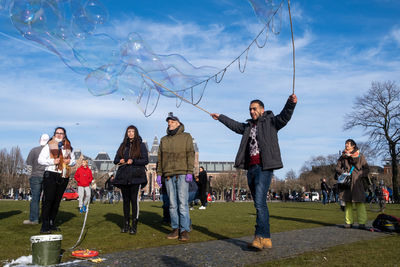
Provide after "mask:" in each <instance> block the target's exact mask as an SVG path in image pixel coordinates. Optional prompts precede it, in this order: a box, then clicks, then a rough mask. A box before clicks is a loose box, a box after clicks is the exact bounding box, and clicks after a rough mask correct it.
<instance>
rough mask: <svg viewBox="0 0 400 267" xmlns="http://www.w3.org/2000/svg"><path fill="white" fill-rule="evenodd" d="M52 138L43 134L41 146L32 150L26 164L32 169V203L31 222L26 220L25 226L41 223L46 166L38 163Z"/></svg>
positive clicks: (30, 183)
mask: <svg viewBox="0 0 400 267" xmlns="http://www.w3.org/2000/svg"><path fill="white" fill-rule="evenodd" d="M49 139H50V137H49V135H48V134H42V135H41V136H40V139H39V144H40V146H37V147H34V148H32V150H31V151H30V152H29V155H28V157H27V159H26V164H27V165H28V166H30V168H31V176H30V177H29V185H30V187H31V191H30V194H31V203H30V209H29V220H24V221H23V224H38V223H39V202H40V195H41V194H42V186H43V174H44V170H45V168H46V166H44V165H40V164H39V163H38V158H39V154H40V152H41V151H42V149H43V147H44V146H45V145H46V144H47V142H48V141H49Z"/></svg>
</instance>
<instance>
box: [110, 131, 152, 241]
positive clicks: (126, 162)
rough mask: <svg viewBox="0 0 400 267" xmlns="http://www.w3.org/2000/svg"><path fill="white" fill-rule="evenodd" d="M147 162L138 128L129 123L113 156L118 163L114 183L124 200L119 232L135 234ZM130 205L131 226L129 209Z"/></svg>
mask: <svg viewBox="0 0 400 267" xmlns="http://www.w3.org/2000/svg"><path fill="white" fill-rule="evenodd" d="M147 163H149V159H148V152H147V148H146V145H145V144H144V143H142V138H141V137H140V135H139V132H138V129H137V128H136V127H135V126H133V125H130V126H128V128H127V129H126V131H125V136H124V140H123V141H122V143H121V145H120V146H119V148H118V150H117V153H116V155H115V158H114V164H119V165H120V166H119V167H118V171H117V174H116V176H115V179H114V185H115V186H116V187H118V188H120V189H121V192H122V197H123V202H124V205H123V206H124V226H123V228H122V229H121V233H127V232H129V233H130V234H133V235H134V234H136V232H137V222H138V218H139V197H140V194H139V192H140V189H141V188H143V187H145V186H146V184H147V176H146V167H145V166H146V165H147ZM131 207H132V226H130V220H129V219H130V209H131Z"/></svg>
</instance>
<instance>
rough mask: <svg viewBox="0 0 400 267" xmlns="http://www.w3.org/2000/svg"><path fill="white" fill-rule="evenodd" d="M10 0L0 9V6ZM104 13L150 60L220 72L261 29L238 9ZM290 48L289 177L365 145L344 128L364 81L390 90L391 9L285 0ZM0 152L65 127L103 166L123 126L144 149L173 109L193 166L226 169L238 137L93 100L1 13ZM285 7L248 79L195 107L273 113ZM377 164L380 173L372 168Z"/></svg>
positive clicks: (145, 5)
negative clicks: (187, 136)
mask: <svg viewBox="0 0 400 267" xmlns="http://www.w3.org/2000/svg"><path fill="white" fill-rule="evenodd" d="M6 2H8V0H7V1H4V0H0V8H1V7H2V6H4V4H5V3H6ZM102 3H103V4H104V6H105V7H106V9H107V10H108V12H109V21H108V22H107V23H106V26H107V28H106V30H107V31H109V32H113V34H115V35H116V36H120V37H121V38H123V37H125V36H127V35H128V34H129V33H130V32H138V33H140V35H141V36H142V37H143V39H144V40H145V41H146V42H147V43H148V44H149V45H150V46H151V48H152V49H153V51H155V52H157V53H159V54H170V53H177V54H180V55H183V56H184V57H185V58H186V59H188V60H189V61H190V62H192V63H193V64H195V65H197V66H200V65H210V66H215V67H217V68H219V69H221V68H224V67H225V66H226V65H227V64H229V63H230V62H231V61H232V60H233V59H234V58H236V57H237V56H238V55H239V54H240V53H241V52H242V51H243V50H244V49H245V48H246V47H247V45H248V44H249V43H250V42H251V41H252V39H253V38H254V37H255V36H256V35H257V33H258V32H259V31H260V30H261V28H262V27H263V25H262V24H260V22H259V21H258V20H257V18H256V16H255V15H254V12H253V10H252V8H251V6H250V4H249V2H248V1H245V0H240V1H239V0H222V1H209V0H202V1H191V0H189V1H174V0H171V1H165V0H149V1H136V0H131V1H111V0H106V1H102ZM291 5H292V17H293V25H294V32H295V45H296V94H297V96H298V99H299V103H298V105H297V107H296V110H295V113H294V115H293V117H292V120H291V121H290V122H289V124H288V125H287V126H286V127H285V128H283V129H282V130H281V131H280V133H279V140H280V145H281V153H282V158H283V162H284V168H283V169H281V170H278V171H276V172H275V174H276V175H277V176H278V177H280V178H283V177H284V176H285V174H286V172H288V171H289V170H290V169H293V170H294V171H295V172H297V173H298V171H299V169H300V168H301V166H302V165H303V163H304V162H305V161H307V160H309V159H310V157H312V156H317V155H328V154H334V153H337V152H338V151H339V150H341V149H342V148H343V142H344V141H345V140H346V139H347V138H353V139H355V140H356V141H365V140H366V137H365V136H364V135H363V132H362V130H361V129H356V130H353V131H346V132H344V131H343V130H342V127H343V121H344V116H345V114H346V113H348V112H350V111H351V110H352V103H353V101H354V99H355V97H356V96H359V95H362V94H364V93H366V92H367V90H368V89H369V88H370V85H371V82H372V81H386V80H394V81H396V82H397V83H400V81H399V74H400V19H399V14H400V2H399V1H397V0H393V1H391V0H386V1H382V0H381V1H378V0H376V1H375V0H369V1H356V0H354V1H348V0H347V1H327V0H323V1H321V0H319V1H317V0H315V1H312V0H310V1H291ZM0 47H1V54H0V148H6V149H10V148H11V147H13V146H19V147H20V148H21V150H22V153H23V156H24V157H26V156H27V154H28V152H29V150H30V149H31V148H32V147H34V146H36V145H37V144H38V139H39V136H40V134H41V133H44V132H47V133H49V134H51V133H52V132H53V130H54V128H55V127H56V126H64V127H65V128H66V129H67V133H68V136H69V138H70V140H71V142H72V145H73V147H74V148H75V149H80V150H81V151H82V152H83V153H84V154H86V155H88V156H91V157H95V156H96V154H97V152H99V151H106V152H108V153H109V154H110V156H111V157H113V156H114V155H115V151H116V149H117V147H118V145H119V143H120V142H121V140H122V137H123V134H124V131H125V128H126V127H127V126H128V125H130V124H134V125H136V126H137V127H138V128H139V131H140V134H141V136H142V137H143V138H144V139H145V140H147V142H148V143H149V144H150V145H151V143H152V141H153V138H154V136H158V137H162V136H163V135H165V129H166V122H165V117H166V115H167V113H168V112H169V111H173V112H174V114H175V115H177V116H178V117H179V118H180V119H181V121H182V122H183V123H184V124H185V128H186V130H187V131H188V132H190V133H191V134H192V136H193V137H194V138H195V140H196V142H197V144H198V147H199V150H200V160H203V161H207V160H215V161H218V160H220V161H233V160H234V158H235V155H236V151H237V149H238V145H239V141H240V136H239V135H237V134H235V133H232V132H230V131H229V130H228V129H227V128H225V127H224V126H223V125H222V124H221V123H219V122H217V121H214V120H212V119H211V118H210V117H209V115H208V114H206V113H204V112H203V111H200V110H198V109H196V108H195V107H193V106H191V105H188V104H182V106H181V107H180V108H176V106H175V100H174V99H171V98H166V97H161V99H160V103H159V105H158V107H157V109H156V111H155V112H154V114H153V115H152V116H150V117H148V118H146V117H144V116H143V113H142V112H141V111H140V109H139V108H138V107H137V106H136V105H135V104H134V103H133V102H132V101H126V100H125V101H122V100H121V97H122V96H121V95H118V94H111V95H106V96H101V97H96V96H93V95H91V94H90V93H89V91H88V89H87V88H86V86H85V81H84V79H85V76H83V75H80V74H77V73H75V72H73V71H72V70H71V69H69V68H68V67H67V66H65V65H64V64H63V63H62V61H61V60H60V59H59V58H58V57H57V56H55V55H53V54H51V53H49V52H48V51H46V50H45V49H41V48H40V47H39V45H37V44H35V43H32V42H30V41H27V40H26V39H24V38H23V37H22V36H20V35H19V34H18V32H17V31H16V29H15V28H14V27H13V25H12V23H11V22H10V19H9V17H8V13H7V12H5V10H4V9H2V10H0ZM291 49H292V48H291V40H290V28H289V20H288V12H287V6H286V3H285V5H284V8H283V13H282V29H281V34H279V35H277V36H271V37H270V39H269V41H268V43H267V46H266V47H264V48H263V49H258V48H252V49H251V50H250V52H249V60H248V63H247V68H246V71H245V72H244V73H243V74H242V73H240V72H239V71H238V68H237V65H233V66H232V67H231V68H229V69H228V71H227V73H226V74H225V77H224V79H223V81H222V83H220V84H215V83H210V84H209V85H208V87H207V89H206V91H205V94H204V97H203V99H202V101H201V102H200V104H199V105H200V106H201V107H203V108H205V109H206V110H208V111H210V112H216V113H223V114H225V115H228V116H229V117H231V118H233V119H236V120H238V121H244V120H246V119H248V118H249V114H248V105H249V102H250V101H251V100H252V99H255V98H259V99H261V100H263V102H264V103H265V105H266V108H267V109H270V110H272V111H273V112H274V113H275V114H277V113H279V112H280V110H281V109H282V107H283V105H284V103H285V102H286V100H287V97H288V96H289V94H290V93H291V87H292V84H291V83H292V61H291V58H292V54H291ZM375 163H377V164H380V161H379V160H377V161H376V162H375Z"/></svg>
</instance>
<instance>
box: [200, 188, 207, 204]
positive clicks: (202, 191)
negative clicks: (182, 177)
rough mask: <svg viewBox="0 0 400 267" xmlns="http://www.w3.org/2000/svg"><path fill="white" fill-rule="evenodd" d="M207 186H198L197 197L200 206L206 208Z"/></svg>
mask: <svg viewBox="0 0 400 267" xmlns="http://www.w3.org/2000/svg"><path fill="white" fill-rule="evenodd" d="M206 190H207V185H206V184H199V196H200V201H201V205H202V206H206V203H207V195H206V193H207V191H206Z"/></svg>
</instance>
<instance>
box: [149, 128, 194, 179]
mask: <svg viewBox="0 0 400 267" xmlns="http://www.w3.org/2000/svg"><path fill="white" fill-rule="evenodd" d="M184 131H185V126H184V125H183V124H181V125H180V126H179V128H178V131H177V132H176V134H174V135H168V128H167V135H166V136H164V137H163V138H161V140H160V146H159V148H158V161H157V174H158V175H161V176H163V177H169V176H174V175H180V174H189V173H190V174H193V172H194V147H193V139H192V136H191V135H190V134H189V133H185V132H184Z"/></svg>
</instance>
